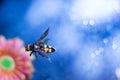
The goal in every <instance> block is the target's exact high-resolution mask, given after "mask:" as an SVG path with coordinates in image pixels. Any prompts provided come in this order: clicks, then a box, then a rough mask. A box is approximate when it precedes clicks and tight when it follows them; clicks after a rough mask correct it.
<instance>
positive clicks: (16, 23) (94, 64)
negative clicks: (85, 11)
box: [0, 0, 120, 80]
mask: <svg viewBox="0 0 120 80" xmlns="http://www.w3.org/2000/svg"><path fill="white" fill-rule="evenodd" d="M73 3H74V0H65V1H64V0H57V1H55V0H37V1H35V0H0V35H4V36H5V37H6V38H7V39H8V38H14V37H19V38H20V39H22V40H23V41H24V43H25V45H27V44H28V43H33V42H34V41H36V40H37V39H38V38H39V37H40V35H41V34H42V33H43V32H44V31H45V30H46V29H47V28H48V27H49V28H50V31H49V34H48V36H47V38H49V39H50V41H49V42H48V45H51V46H53V47H55V48H56V52H55V53H53V54H51V55H48V56H49V57H51V59H52V63H50V62H49V61H47V60H46V59H44V58H42V57H41V56H39V59H38V60H37V61H36V60H34V61H33V65H34V67H35V72H34V74H33V77H32V79H31V80H118V79H120V12H114V14H110V15H109V16H104V18H102V17H100V18H95V17H94V18H80V19H77V18H71V17H72V13H71V9H72V8H71V7H72V4H73ZM118 4H119V5H120V1H118ZM78 8H79V7H78ZM118 11H119V10H118ZM103 13H106V11H105V12H103ZM118 73H119V74H118Z"/></svg>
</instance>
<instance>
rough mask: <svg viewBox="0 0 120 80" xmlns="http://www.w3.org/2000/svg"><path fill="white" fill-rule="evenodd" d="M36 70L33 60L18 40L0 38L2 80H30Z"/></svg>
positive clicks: (0, 72)
mask: <svg viewBox="0 0 120 80" xmlns="http://www.w3.org/2000/svg"><path fill="white" fill-rule="evenodd" d="M33 71H34V69H33V66H32V59H31V58H30V57H29V55H28V53H26V52H25V51H24V50H23V42H22V41H21V40H20V39H18V38H15V39H10V40H6V39H5V38H4V37H3V36H0V80H30V78H31V76H32V73H33Z"/></svg>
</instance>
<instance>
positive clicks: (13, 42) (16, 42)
mask: <svg viewBox="0 0 120 80" xmlns="http://www.w3.org/2000/svg"><path fill="white" fill-rule="evenodd" d="M8 45H9V47H12V48H13V49H15V50H21V48H22V47H23V42H22V41H21V40H20V39H18V38H15V39H13V40H8Z"/></svg>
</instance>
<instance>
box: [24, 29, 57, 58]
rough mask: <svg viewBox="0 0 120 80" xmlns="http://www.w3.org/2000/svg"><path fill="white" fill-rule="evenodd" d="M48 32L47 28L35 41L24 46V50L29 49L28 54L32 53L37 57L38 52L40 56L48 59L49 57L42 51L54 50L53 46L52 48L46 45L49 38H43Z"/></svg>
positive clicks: (50, 51)
mask: <svg viewBox="0 0 120 80" xmlns="http://www.w3.org/2000/svg"><path fill="white" fill-rule="evenodd" d="M48 32H49V28H48V29H47V30H46V31H45V32H44V33H43V34H42V35H41V36H40V38H39V39H38V40H37V41H36V42H35V43H33V44H28V45H27V46H26V47H25V50H26V51H31V53H30V56H31V55H32V54H33V53H34V54H35V56H36V58H37V57H38V56H37V53H38V54H39V55H40V56H42V57H44V58H47V59H48V60H49V59H50V58H49V57H48V56H47V55H46V54H44V53H48V54H51V53H53V52H55V48H53V47H52V46H50V45H47V42H48V40H49V39H44V38H45V37H46V36H47V35H48Z"/></svg>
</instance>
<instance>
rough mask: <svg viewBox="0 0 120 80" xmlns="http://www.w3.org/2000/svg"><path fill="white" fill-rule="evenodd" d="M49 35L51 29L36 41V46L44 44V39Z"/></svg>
mask: <svg viewBox="0 0 120 80" xmlns="http://www.w3.org/2000/svg"><path fill="white" fill-rule="evenodd" d="M48 33H49V28H48V29H47V30H46V31H45V32H44V33H43V34H42V35H41V37H40V38H39V39H38V40H37V41H36V44H38V45H39V44H40V43H43V41H42V39H43V38H45V37H46V36H47V35H48Z"/></svg>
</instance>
